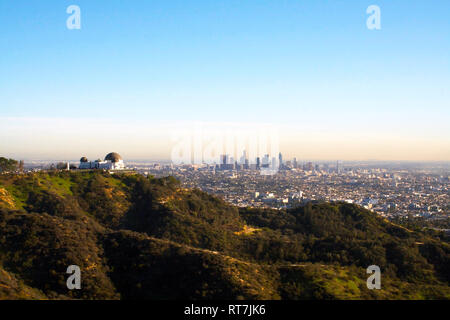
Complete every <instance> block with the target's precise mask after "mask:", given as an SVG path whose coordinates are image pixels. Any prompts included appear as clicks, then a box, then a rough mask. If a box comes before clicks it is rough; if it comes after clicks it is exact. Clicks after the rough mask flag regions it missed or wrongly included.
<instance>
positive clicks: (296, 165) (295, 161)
mask: <svg viewBox="0 0 450 320" xmlns="http://www.w3.org/2000/svg"><path fill="white" fill-rule="evenodd" d="M293 165H294V168H296V169H297V167H298V164H297V158H294V164H293Z"/></svg>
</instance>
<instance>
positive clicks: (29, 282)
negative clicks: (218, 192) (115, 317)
mask: <svg viewBox="0 0 450 320" xmlns="http://www.w3.org/2000/svg"><path fill="white" fill-rule="evenodd" d="M69 265H78V266H80V268H81V270H82V289H81V290H73V291H71V290H68V289H67V287H66V280H67V277H68V275H67V274H66V269H67V267H68V266H69ZM369 265H378V266H380V268H381V270H382V289H381V290H368V289H367V287H366V279H367V277H368V275H367V274H366V268H367V267H368V266H369ZM449 266H450V248H449V244H448V243H446V242H443V241H442V240H440V238H439V235H438V234H425V233H422V232H420V231H413V230H409V229H407V228H405V227H402V226H398V225H394V224H392V223H390V222H388V221H386V220H383V219H381V218H379V217H377V216H376V215H375V214H373V213H371V212H369V211H367V210H364V209H362V208H360V207H358V206H355V205H350V204H344V203H333V204H330V203H318V204H308V205H306V206H303V207H299V208H296V209H292V210H287V211H286V210H280V211H279V210H269V209H265V210H264V209H251V208H244V209H238V208H235V207H233V206H231V205H229V204H227V203H225V202H224V201H222V200H220V199H218V198H216V197H213V196H210V195H208V194H206V193H204V192H201V191H199V190H186V189H183V188H181V187H180V185H179V183H178V182H177V181H176V180H175V179H173V178H171V177H168V178H162V179H154V178H146V177H143V176H139V175H119V174H114V175H111V174H109V173H104V172H95V171H90V172H88V171H86V172H49V173H38V174H28V175H0V298H1V299H73V298H76V299H120V298H122V299H137V298H145V299H183V298H184V299H379V298H387V299H437V298H440V299H442V298H446V299H448V298H450V289H449V281H450V270H449Z"/></svg>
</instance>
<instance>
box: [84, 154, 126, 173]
mask: <svg viewBox="0 0 450 320" xmlns="http://www.w3.org/2000/svg"><path fill="white" fill-rule="evenodd" d="M78 169H104V170H123V169H125V164H124V162H123V159H122V157H121V156H120V154H118V153H116V152H111V153H108V154H107V155H106V157H105V160H104V161H102V160H100V159H99V160H95V161H89V160H88V159H87V158H86V157H82V158H81V159H80V165H79V166H78Z"/></svg>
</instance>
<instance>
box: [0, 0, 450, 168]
mask: <svg viewBox="0 0 450 320" xmlns="http://www.w3.org/2000/svg"><path fill="white" fill-rule="evenodd" d="M72 4H76V5H78V6H79V7H80V8H81V29H80V30H69V29H67V28H66V20H67V18H68V17H69V15H68V14H67V13H66V9H67V7H68V6H69V5H72ZM372 4H375V5H378V6H379V7H380V9H381V29H380V30H369V29H368V28H367V26H366V20H367V18H368V16H369V15H368V14H367V13H366V9H367V7H368V6H369V5H372ZM448 12H450V2H448V1H444V0H443V1H432V2H424V1H395V2H394V1H378V0H377V1H345V2H344V1H333V2H331V1H294V0H292V1H291V0H288V1H282V2H281V1H259V0H258V1H256V0H249V1H235V0H228V1H199V0H198V1H190V2H186V1H181V0H177V1H162V0H157V1H151V2H149V1H133V3H127V2H123V1H109V2H107V3H105V2H104V1H99V0H90V1H87V0H79V1H76V2H73V1H58V2H45V3H37V2H33V3H29V2H26V1H23V0H19V1H2V2H1V3H0V27H1V30H2V31H1V32H0V52H1V53H0V74H1V76H0V123H1V126H0V156H7V157H14V158H18V159H77V158H79V157H81V156H88V157H90V158H98V157H102V156H104V155H105V154H106V153H107V152H110V151H117V152H119V153H121V154H122V155H123V156H124V158H128V159H169V158H170V153H171V149H172V148H173V145H174V139H173V134H174V131H180V130H181V131H183V130H185V132H186V134H189V132H190V131H189V130H191V128H192V126H193V125H194V124H195V123H197V122H201V123H216V122H217V123H221V124H222V125H223V124H226V123H238V124H240V125H241V126H245V124H247V123H250V124H252V125H255V124H256V125H257V124H270V125H272V126H275V127H277V128H279V146H280V151H281V152H282V153H283V155H284V156H285V157H286V158H292V157H297V158H300V159H323V160H334V159H341V160H366V159H376V160H411V161H450V126H449V125H448V124H449V123H450V90H449V88H450V20H449V19H448ZM180 128H181V129H180ZM175 143H176V141H175Z"/></svg>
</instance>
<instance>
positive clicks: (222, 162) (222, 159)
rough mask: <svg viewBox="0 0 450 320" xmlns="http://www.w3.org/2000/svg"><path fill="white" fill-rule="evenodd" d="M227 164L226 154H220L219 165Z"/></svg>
mask: <svg viewBox="0 0 450 320" xmlns="http://www.w3.org/2000/svg"><path fill="white" fill-rule="evenodd" d="M226 163H227V155H226V154H222V155H221V156H220V164H226Z"/></svg>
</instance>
